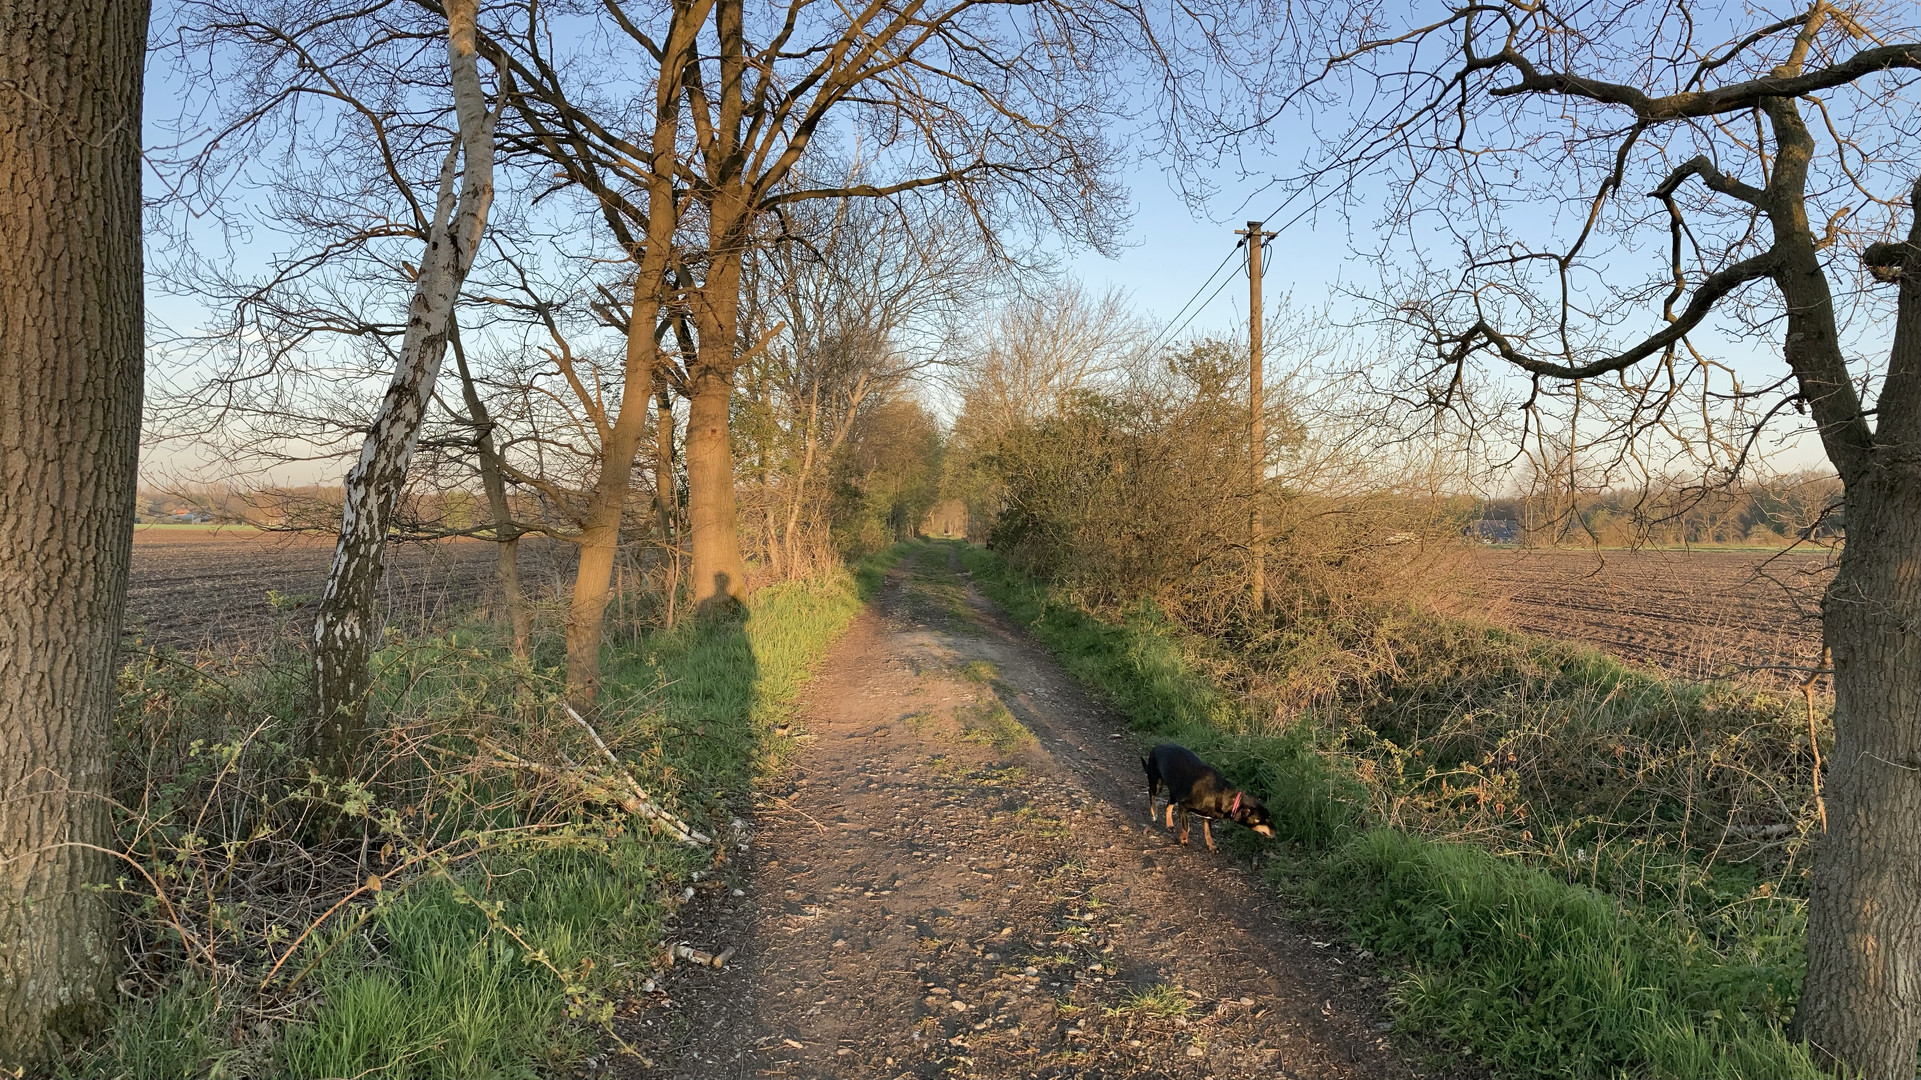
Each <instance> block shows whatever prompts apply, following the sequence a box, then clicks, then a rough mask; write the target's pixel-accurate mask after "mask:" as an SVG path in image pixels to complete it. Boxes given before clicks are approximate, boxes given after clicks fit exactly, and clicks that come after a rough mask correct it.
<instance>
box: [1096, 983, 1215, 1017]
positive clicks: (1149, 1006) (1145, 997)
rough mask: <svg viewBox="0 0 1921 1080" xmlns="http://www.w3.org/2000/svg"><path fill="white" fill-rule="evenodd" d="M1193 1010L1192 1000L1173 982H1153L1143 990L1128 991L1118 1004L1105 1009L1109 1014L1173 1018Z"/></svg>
mask: <svg viewBox="0 0 1921 1080" xmlns="http://www.w3.org/2000/svg"><path fill="white" fill-rule="evenodd" d="M1193 1011H1194V1001H1193V999H1192V998H1190V997H1188V996H1187V992H1186V991H1185V990H1182V989H1181V988H1180V986H1179V985H1177V984H1175V983H1155V984H1154V985H1153V986H1150V987H1148V988H1146V989H1145V990H1134V991H1130V992H1129V993H1128V995H1127V996H1126V997H1125V998H1123V999H1122V1000H1121V1003H1120V1004H1119V1005H1116V1006H1113V1007H1112V1008H1110V1009H1108V1010H1107V1015H1109V1016H1147V1017H1152V1018H1154V1019H1156V1020H1173V1019H1175V1018H1177V1017H1182V1016H1186V1015H1188V1014H1189V1013H1191V1012H1193Z"/></svg>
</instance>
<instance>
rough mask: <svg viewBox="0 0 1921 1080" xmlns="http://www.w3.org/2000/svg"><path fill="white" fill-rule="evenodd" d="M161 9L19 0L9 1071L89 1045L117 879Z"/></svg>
mask: <svg viewBox="0 0 1921 1080" xmlns="http://www.w3.org/2000/svg"><path fill="white" fill-rule="evenodd" d="M146 45H147V4H146V3H144V2H142V0H73V2H69V0H0V1072H4V1073H6V1074H7V1075H14V1073H13V1072H12V1071H11V1070H10V1068H9V1066H15V1065H19V1066H24V1065H25V1064H27V1063H29V1062H31V1061H33V1060H35V1059H37V1058H39V1057H40V1056H42V1055H43V1054H44V1053H45V1052H46V1051H47V1050H48V1049H49V1047H50V1046H51V1045H53V1040H54V1038H55V1037H57V1036H68V1037H71V1036H73V1035H76V1034H78V1033H79V1032H80V1031H81V1030H82V1029H83V1028H84V1027H86V1026H87V1025H88V1024H89V1023H91V1022H92V1020H93V1019H95V1018H96V1017H97V1015H98V1014H99V1013H100V1011H101V1010H102V1008H103V1006H104V1004H105V1002H106V1001H107V1000H109V995H110V994H111V993H112V976H113V971H114V968H115V964H116V961H118V960H119V959H120V951H119V948H118V945H117V943H116V941H115V939H114V930H113V920H112V917H111V913H110V911H109V910H108V906H107V897H106V894H105V892H104V887H105V886H106V885H108V884H109V883H110V882H111V881H112V880H113V878H114V877H115V875H116V873H117V872H118V871H117V868H116V864H115V862H114V860H113V857H112V853H111V850H110V849H111V848H112V846H113V844H114V837H113V831H112V827H111V824H110V822H109V819H108V815H107V798H108V781H109V771H110V760H109V753H110V736H109V733H110V730H111V717H112V713H113V705H114V672H115V667H116V664H115V661H116V658H117V656H118V652H119V647H120V624H121V617H122V613H123V612H124V610H125V607H126V598H127V565H128V559H129V557H130V553H131V548H132V541H133V515H134V489H135V463H136V459H137V455H138V452H139V446H140V406H141V388H142V378H143V369H144V368H143V346H142V335H143V332H144V326H143V322H144V300H143V291H142V280H141V276H142V275H141V267H142V259H141V246H140V132H141V127H140V120H141V115H140V100H141V97H140V95H141V79H142V74H143V67H144V63H145V53H146Z"/></svg>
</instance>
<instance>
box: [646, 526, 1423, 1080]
mask: <svg viewBox="0 0 1921 1080" xmlns="http://www.w3.org/2000/svg"><path fill="white" fill-rule="evenodd" d="M951 559H952V552H951V551H950V550H949V549H947V548H945V547H940V546H935V547H930V548H925V549H922V550H920V551H918V552H917V553H916V554H915V555H914V556H911V557H910V559H909V560H908V561H907V562H905V563H904V564H903V565H902V566H901V567H899V568H898V569H897V570H896V571H895V572H894V573H893V574H892V575H891V576H890V578H889V580H888V584H887V586H886V588H885V590H884V592H883V595H882V597H881V599H880V602H879V603H878V604H877V605H876V607H875V609H874V610H871V611H869V612H868V613H867V614H865V615H863V616H862V617H861V619H860V620H859V621H858V622H857V623H856V624H855V625H854V627H853V628H852V629H851V630H850V631H849V632H848V634H847V636H846V638H845V639H844V640H843V641H842V643H841V645H840V646H839V648H838V649H837V651H836V652H835V654H834V656H833V657H832V658H831V659H830V660H829V661H828V663H827V664H826V665H825V667H824V669H823V670H822V671H821V673H820V675H819V676H818V677H817V678H816V680H815V681H814V683H813V684H812V686H811V688H810V691H809V694H808V696H807V699H806V701H805V704H804V708H803V712H802V721H801V722H802V723H803V724H804V725H805V727H806V729H807V731H808V733H809V737H810V740H811V741H810V744H809V745H807V746H806V747H805V748H804V750H803V751H802V753H801V755H800V759H799V764H798V768H797V769H796V771H795V773H794V775H793V776H791V777H790V778H789V781H788V782H787V786H785V787H784V788H783V789H782V790H779V791H777V792H770V793H769V794H768V797H767V798H766V799H765V800H764V803H763V806H762V807H761V809H760V810H759V812H758V814H757V821H756V822H755V826H756V829H757V831H756V833H755V834H754V839H753V841H752V842H751V844H750V848H749V850H748V851H747V852H745V853H744V854H743V855H742V856H741V857H740V858H737V859H736V860H734V861H732V862H730V863H729V864H728V873H729V874H730V875H731V878H730V880H729V881H728V883H727V886H728V887H727V888H726V889H723V890H714V891H710V892H706V893H703V894H702V898H700V899H696V900H695V901H693V902H692V903H690V904H689V905H688V907H687V908H685V909H683V911H682V912H681V917H680V923H679V926H678V928H677V929H676V930H675V931H674V938H675V939H676V940H684V941H687V942H689V943H690V944H693V945H694V946H695V947H698V948H708V949H719V948H721V947H723V946H726V945H733V946H735V947H737V948H738V949H739V953H738V955H737V956H736V957H735V959H734V960H733V962H732V963H731V965H730V966H729V967H728V968H727V969H726V970H724V971H714V970H712V969H708V968H695V967H692V966H689V965H685V964H682V965H679V966H676V967H675V968H673V969H672V970H671V971H670V972H669V973H668V974H667V975H666V977H665V978H664V980H663V982H662V986H661V990H662V991H663V992H661V993H656V994H653V995H649V996H648V998H647V1004H646V1005H645V1006H644V1007H643V1008H642V1009H641V1010H640V1011H638V1012H637V1013H634V1014H633V1015H631V1016H627V1017H623V1018H622V1020H621V1021H620V1024H621V1032H622V1034H623V1036H624V1037H626V1038H628V1039H630V1040H632V1041H633V1043H634V1044H635V1045H636V1046H637V1047H638V1048H639V1049H640V1050H641V1051H642V1052H643V1053H645V1054H646V1055H647V1056H648V1057H649V1058H651V1059H652V1060H653V1061H654V1062H655V1066H656V1067H655V1068H654V1069H649V1070H645V1072H644V1075H649V1076H666V1077H687V1078H693V1077H700V1078H714V1077H759V1076H782V1077H887V1078H907V1077H914V1078H920V1077H938V1076H973V1077H992V1078H1002V1077H1007V1078H1012V1077H1036V1078H1039V1077H1062V1078H1065V1077H1076V1078H1118V1077H1181V1078H1194V1080H1200V1078H1203V1077H1221V1078H1228V1077H1237V1078H1238V1077H1303V1078H1305V1077H1315V1078H1320V1077H1405V1076H1412V1075H1415V1073H1414V1072H1413V1070H1412V1069H1411V1068H1410V1067H1409V1066H1407V1065H1406V1064H1404V1063H1402V1062H1401V1061H1400V1060H1399V1059H1398V1058H1397V1057H1396V1056H1395V1055H1394V1054H1393V1053H1392V1052H1391V1051H1390V1050H1389V1049H1388V1048H1387V1046H1386V1043H1385V1041H1384V1036H1383V1035H1382V1034H1381V1028H1382V1026H1383V1025H1382V1024H1381V1019H1382V1017H1381V1015H1380V1012H1379V995H1378V992H1377V991H1376V990H1375V988H1374V984H1373V981H1372V979H1371V977H1370V976H1369V974H1368V971H1367V969H1368V965H1367V964H1366V963H1365V962H1363V961H1362V960H1361V959H1360V958H1358V957H1356V956H1354V955H1353V954H1351V953H1350V952H1348V951H1346V950H1345V949H1344V948H1343V947H1341V946H1339V945H1325V944H1321V943H1316V942H1314V941H1312V940H1311V939H1310V938H1308V937H1305V936H1303V935H1302V934H1301V933H1300V932H1298V931H1297V930H1295V929H1293V928H1291V927H1290V926H1289V925H1288V924H1287V923H1286V922H1285V921H1283V919H1282V918H1281V916H1280V914H1279V913H1278V912H1276V911H1274V910H1273V909H1272V908H1271V907H1268V906H1265V905H1264V903H1263V899H1262V897H1263V890H1262V889H1261V888H1260V887H1259V886H1258V885H1257V884H1255V883H1254V882H1253V880H1252V878H1251V876H1250V874H1249V872H1248V871H1247V870H1246V869H1244V868H1243V867H1242V866H1240V865H1237V864H1236V861H1235V860H1234V858H1233V857H1232V856H1230V855H1228V854H1227V853H1226V851H1225V849H1224V850H1223V853H1221V854H1219V855H1215V854H1210V853H1209V852H1208V851H1207V850H1206V849H1205V848H1204V847H1202V846H1201V841H1200V831H1199V829H1198V828H1196V829H1195V831H1194V837H1193V844H1192V846H1191V847H1188V848H1181V847H1179V846H1178V845H1177V844H1175V843H1174V841H1173V839H1172V837H1171V836H1170V835H1168V834H1167V833H1165V832H1164V831H1163V830H1161V829H1158V828H1149V827H1148V826H1146V825H1145V817H1146V807H1145V790H1144V780H1143V779H1142V774H1141V767H1140V761H1139V756H1138V753H1137V744H1136V742H1135V740H1134V737H1133V736H1132V735H1130V734H1126V733H1125V728H1124V724H1123V721H1122V720H1121V719H1120V718H1119V717H1118V716H1116V715H1114V714H1112V713H1111V712H1110V711H1109V710H1107V709H1105V708H1104V707H1102V706H1101V705H1099V704H1097V703H1095V702H1094V701H1092V700H1091V699H1090V698H1088V697H1087V696H1086V695H1085V694H1084V693H1083V692H1082V691H1081V690H1080V689H1079V688H1078V687H1077V686H1076V684H1075V683H1074V682H1073V681H1072V680H1071V679H1070V678H1069V677H1068V676H1066V675H1065V674H1064V673H1063V672H1062V671H1061V670H1060V669H1059V668H1058V667H1057V666H1056V665H1055V664H1054V662H1053V661H1052V659H1051V658H1049V657H1048V656H1047V654H1046V653H1045V652H1044V651H1043V650H1042V649H1041V647H1040V646H1039V645H1038V644H1036V643H1034V642H1033V641H1031V640H1030V639H1028V638H1027V637H1026V636H1025V635H1024V634H1023V633H1022V632H1020V631H1019V630H1017V629H1015V628H1014V627H1012V626H1011V625H1010V624H1008V623H1007V622H1006V621H1005V620H1004V619H1002V618H1001V617H1000V616H999V615H998V614H997V613H995V612H994V611H993V610H992V608H991V606H990V605H988V604H987V603H986V602H985V601H984V600H982V599H981V597H980V596H979V595H978V594H977V593H975V592H973V591H972V590H971V589H970V588H968V587H967V586H966V585H965V578H964V576H963V575H962V574H961V573H960V572H959V571H958V570H957V568H956V567H954V566H952V565H950V560H951ZM735 889H738V890H739V893H740V895H738V896H736V895H734V891H733V890H735ZM615 1067H616V1068H625V1067H626V1066H624V1065H616V1066H615Z"/></svg>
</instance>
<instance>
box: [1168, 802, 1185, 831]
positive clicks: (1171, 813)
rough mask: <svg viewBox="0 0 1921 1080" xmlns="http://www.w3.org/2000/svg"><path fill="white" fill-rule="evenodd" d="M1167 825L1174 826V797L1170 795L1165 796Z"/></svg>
mask: <svg viewBox="0 0 1921 1080" xmlns="http://www.w3.org/2000/svg"><path fill="white" fill-rule="evenodd" d="M1183 812H1184V811H1183ZM1167 827H1168V828H1170V829H1171V828H1173V827H1174V797H1173V796H1172V795H1170V796H1168V798H1167Z"/></svg>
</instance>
